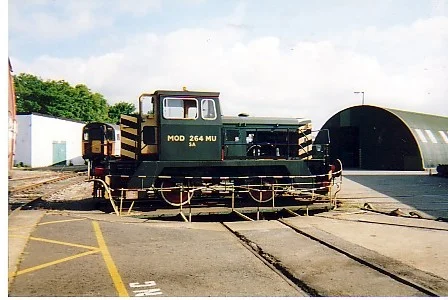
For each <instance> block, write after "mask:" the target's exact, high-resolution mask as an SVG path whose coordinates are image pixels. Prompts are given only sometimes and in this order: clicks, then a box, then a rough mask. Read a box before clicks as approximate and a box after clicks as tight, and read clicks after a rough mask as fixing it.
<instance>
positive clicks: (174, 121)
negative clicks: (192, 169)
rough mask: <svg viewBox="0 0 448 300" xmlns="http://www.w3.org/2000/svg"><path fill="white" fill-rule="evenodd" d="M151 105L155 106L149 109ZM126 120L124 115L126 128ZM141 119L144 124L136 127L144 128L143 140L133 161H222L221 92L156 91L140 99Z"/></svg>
mask: <svg viewBox="0 0 448 300" xmlns="http://www.w3.org/2000/svg"><path fill="white" fill-rule="evenodd" d="M149 103H151V104H152V107H151V108H149V109H148V106H149V105H148V104H149ZM126 118H127V117H126V116H124V119H125V120H122V124H124V126H126ZM138 119H139V120H136V121H137V123H138V122H140V124H139V125H138V124H136V125H137V128H140V129H141V132H142V138H141V140H139V142H140V145H139V146H138V148H139V151H138V153H135V154H136V155H135V154H134V155H133V158H137V159H138V160H161V161H213V160H220V159H221V127H222V120H221V110H220V105H219V93H208V92H189V91H182V92H179V91H156V92H154V93H153V94H143V95H142V96H140V98H139V117H138ZM123 121H124V122H123ZM123 130H126V129H125V128H123ZM123 135H125V134H123ZM136 150H137V149H136Z"/></svg>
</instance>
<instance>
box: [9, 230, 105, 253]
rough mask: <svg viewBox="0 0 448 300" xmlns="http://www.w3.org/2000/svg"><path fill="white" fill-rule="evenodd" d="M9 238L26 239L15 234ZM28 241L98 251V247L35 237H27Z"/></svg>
mask: <svg viewBox="0 0 448 300" xmlns="http://www.w3.org/2000/svg"><path fill="white" fill-rule="evenodd" d="M9 236H10V237H18V238H24V239H26V238H28V237H27V236H23V235H17V234H11V235H9ZM29 239H30V240H33V241H39V242H45V243H52V244H58V245H64V246H71V247H78V248H85V249H90V250H99V249H98V247H93V246H86V245H80V244H73V243H66V242H61V241H56V240H48V239H42V238H36V237H29Z"/></svg>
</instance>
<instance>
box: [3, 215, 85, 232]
mask: <svg viewBox="0 0 448 300" xmlns="http://www.w3.org/2000/svg"><path fill="white" fill-rule="evenodd" d="M86 219H87V218H83V219H69V220H60V221H51V222H43V223H39V224H37V226H40V225H47V224H54V223H63V222H72V221H81V220H86ZM30 227H34V225H30V226H17V227H14V226H13V227H8V230H17V229H23V228H30Z"/></svg>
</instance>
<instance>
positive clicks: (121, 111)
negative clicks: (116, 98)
mask: <svg viewBox="0 0 448 300" xmlns="http://www.w3.org/2000/svg"><path fill="white" fill-rule="evenodd" d="M133 112H135V105H134V104H132V103H127V102H118V103H116V104H114V105H112V106H110V107H109V121H110V123H116V122H118V121H119V120H120V115H128V114H132V113H133Z"/></svg>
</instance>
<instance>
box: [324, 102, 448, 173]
mask: <svg viewBox="0 0 448 300" xmlns="http://www.w3.org/2000/svg"><path fill="white" fill-rule="evenodd" d="M322 129H328V131H329V133H330V139H331V148H330V157H331V158H332V159H337V158H339V159H341V160H342V163H343V165H344V166H345V167H346V168H361V169H371V170H423V169H427V168H435V167H437V165H439V164H448V117H441V116H435V115H428V114H422V113H415V112H408V111H401V110H396V109H389V108H382V107H376V106H371V105H360V106H353V107H350V108H347V109H344V110H342V111H340V112H338V113H337V114H335V115H334V116H332V117H331V118H330V119H329V120H328V121H327V122H326V123H325V124H324V126H323V127H322ZM324 134H325V132H324V131H323V132H320V133H319V134H318V135H317V137H316V143H319V140H320V139H323V138H324Z"/></svg>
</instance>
